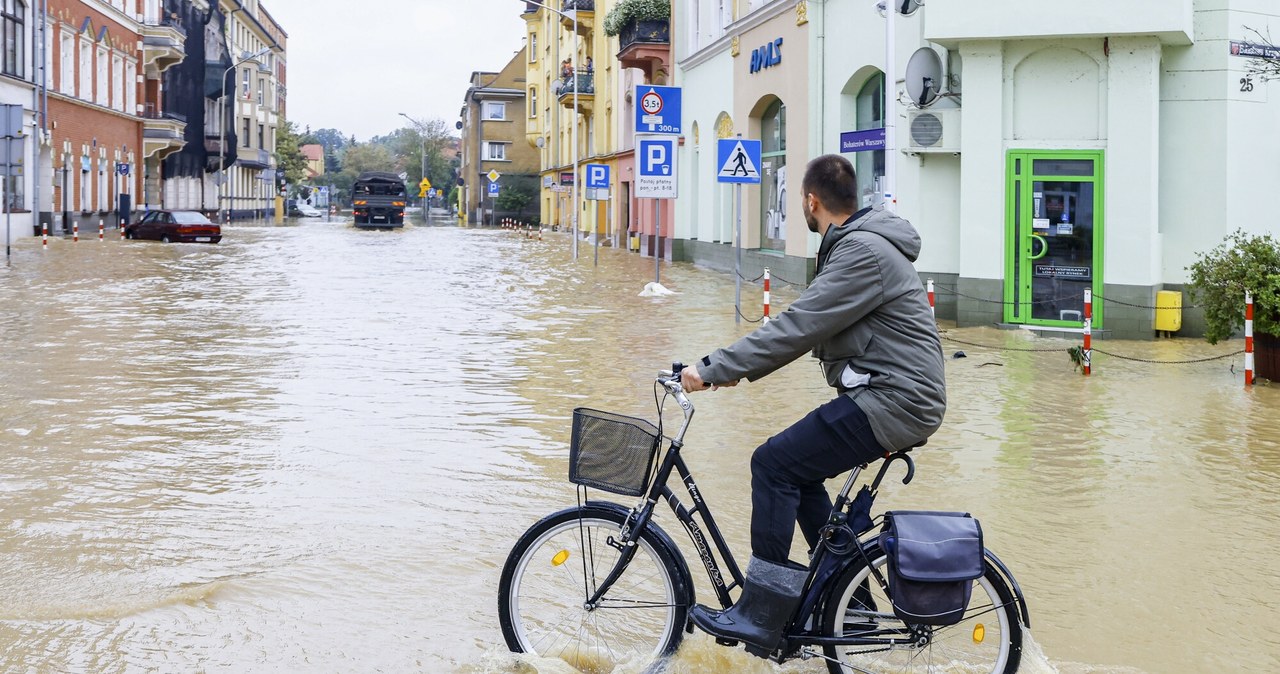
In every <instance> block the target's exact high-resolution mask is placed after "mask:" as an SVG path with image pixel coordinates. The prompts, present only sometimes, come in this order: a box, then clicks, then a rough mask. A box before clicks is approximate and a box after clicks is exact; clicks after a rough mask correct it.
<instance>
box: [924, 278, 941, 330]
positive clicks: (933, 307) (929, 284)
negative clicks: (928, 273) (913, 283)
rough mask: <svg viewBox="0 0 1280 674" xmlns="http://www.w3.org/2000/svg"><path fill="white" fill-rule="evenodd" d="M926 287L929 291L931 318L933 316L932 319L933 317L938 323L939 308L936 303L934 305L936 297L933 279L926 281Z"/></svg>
mask: <svg viewBox="0 0 1280 674" xmlns="http://www.w3.org/2000/svg"><path fill="white" fill-rule="evenodd" d="M925 287H926V288H927V289H928V291H929V315H930V316H932V317H933V319H934V320H935V321H936V320H938V309H937V306H936V305H935V303H934V297H933V279H929V280H927V281H925Z"/></svg>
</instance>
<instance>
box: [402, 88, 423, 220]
mask: <svg viewBox="0 0 1280 674" xmlns="http://www.w3.org/2000/svg"><path fill="white" fill-rule="evenodd" d="M399 115H400V116H401V117H404V118H405V119H407V120H409V121H410V122H412V123H413V125H414V126H415V127H417V129H418V140H420V141H422V177H423V178H424V179H425V178H426V177H427V135H426V129H425V128H424V127H425V125H424V124H422V123H421V122H419V121H418V120H416V119H414V118H412V117H410V116H409V115H406V114H404V113H403V112H401V113H399ZM418 189H419V190H421V189H422V181H421V180H419V181H418ZM422 221H423V222H424V223H425V222H426V221H427V198H426V197H425V196H424V197H422Z"/></svg>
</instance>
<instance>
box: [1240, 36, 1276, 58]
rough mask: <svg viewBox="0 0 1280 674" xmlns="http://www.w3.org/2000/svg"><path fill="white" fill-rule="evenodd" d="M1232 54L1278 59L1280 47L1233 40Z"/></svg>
mask: <svg viewBox="0 0 1280 674" xmlns="http://www.w3.org/2000/svg"><path fill="white" fill-rule="evenodd" d="M1231 55H1232V56H1243V57H1245V58H1258V59H1277V60H1280V47H1273V46H1271V45H1265V44H1254V43H1252V42H1235V41H1234V40H1233V41H1232V42H1231Z"/></svg>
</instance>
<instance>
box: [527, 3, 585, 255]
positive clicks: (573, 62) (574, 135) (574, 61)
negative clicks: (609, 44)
mask: <svg viewBox="0 0 1280 674" xmlns="http://www.w3.org/2000/svg"><path fill="white" fill-rule="evenodd" d="M518 1H519V2H524V3H525V4H526V5H537V6H539V7H541V8H543V9H545V10H547V11H548V12H553V13H555V14H559V15H560V16H563V17H564V18H566V19H572V20H573V26H574V30H573V52H572V53H571V54H569V59H570V63H569V68H570V70H571V71H572V72H571V73H570V76H571V77H572V78H573V126H572V128H571V129H570V141H569V142H570V143H572V144H573V218H572V220H571V222H572V223H573V224H572V227H573V259H575V260H576V259H578V210H579V209H580V208H581V207H580V206H579V205H578V88H579V87H578V48H579V47H581V46H582V28H581V27H582V24H581V23H580V22H579V21H578V13H577V11H576V10H575V11H574V13H573V16H569V15H568V14H565V13H564V12H562V11H560V10H558V9H552V8H550V7H548V6H547V5H546V4H544V3H542V2H538V1H537V0H518Z"/></svg>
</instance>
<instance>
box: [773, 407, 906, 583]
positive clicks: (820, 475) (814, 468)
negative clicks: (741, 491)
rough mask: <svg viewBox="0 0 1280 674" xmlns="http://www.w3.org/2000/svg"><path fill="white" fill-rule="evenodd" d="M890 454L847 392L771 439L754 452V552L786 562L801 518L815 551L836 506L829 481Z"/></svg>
mask: <svg viewBox="0 0 1280 674" xmlns="http://www.w3.org/2000/svg"><path fill="white" fill-rule="evenodd" d="M884 454H885V449H884V448H883V447H881V446H880V443H879V442H877V441H876V438H875V435H874V434H873V433H872V432H871V424H870V423H869V422H868V421H867V415H866V414H864V413H863V411H862V409H860V408H859V407H858V404H857V403H855V402H854V401H853V399H852V398H850V397H849V396H846V395H840V396H836V398H835V400H832V401H831V402H828V403H826V404H824V405H822V406H821V407H819V408H818V409H816V410H814V411H812V412H810V413H809V414H808V415H806V416H805V417H804V418H803V419H801V420H800V421H797V422H796V423H794V424H792V425H791V427H789V428H787V429H786V430H784V431H782V432H781V433H779V434H777V435H775V436H773V437H772V438H769V440H768V441H766V442H765V443H764V444H763V445H760V447H758V448H757V449H756V451H755V454H753V455H752V456H751V552H752V554H754V555H755V556H756V557H759V558H760V559H762V560H765V561H768V562H773V563H775V564H785V563H786V562H787V557H788V555H789V554H790V553H791V539H792V537H793V536H794V535H795V530H796V528H795V525H796V522H799V523H800V530H801V531H802V532H804V537H805V540H806V541H808V543H809V548H810V549H813V548H814V546H816V545H817V544H818V531H819V530H820V529H821V528H822V527H823V525H825V524H826V523H827V518H828V516H830V514H831V508H832V503H831V497H830V496H827V490H826V488H825V487H823V481H824V480H826V479H828V478H832V477H835V476H837V475H839V474H841V473H843V472H845V471H847V470H850V469H852V468H853V467H854V466H858V465H861V464H864V463H870V462H872V461H875V460H876V459H880V458H884Z"/></svg>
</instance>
